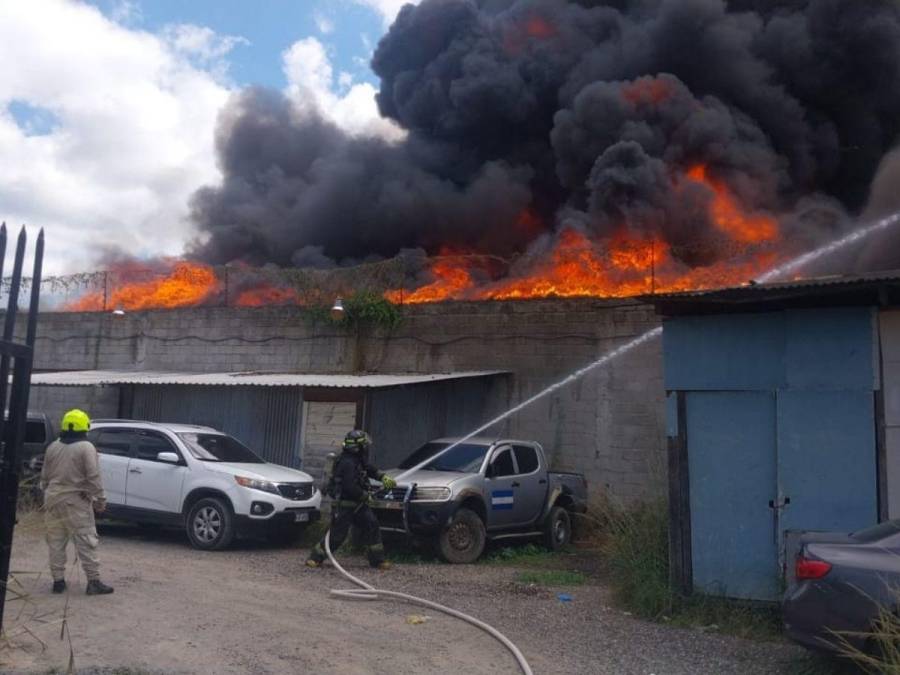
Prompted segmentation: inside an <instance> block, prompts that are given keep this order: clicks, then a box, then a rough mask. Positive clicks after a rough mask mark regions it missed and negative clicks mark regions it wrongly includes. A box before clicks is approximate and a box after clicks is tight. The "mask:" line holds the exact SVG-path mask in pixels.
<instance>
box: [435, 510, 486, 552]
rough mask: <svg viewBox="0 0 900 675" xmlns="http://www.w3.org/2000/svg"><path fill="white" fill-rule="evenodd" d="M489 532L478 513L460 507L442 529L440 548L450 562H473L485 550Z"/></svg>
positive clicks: (439, 541)
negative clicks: (486, 530)
mask: <svg viewBox="0 0 900 675" xmlns="http://www.w3.org/2000/svg"><path fill="white" fill-rule="evenodd" d="M486 539H487V533H486V532H485V529H484V523H483V522H482V521H481V518H479V517H478V514H477V513H475V512H474V511H470V510H469V509H460V510H459V511H457V512H456V514H455V515H454V516H453V518H452V519H451V520H450V522H449V523H447V525H446V527H444V529H443V530H441V534H440V536H439V537H438V550H439V551H440V554H441V557H442V558H443V559H444V560H446V561H447V562H448V563H473V562H475V561H476V560H478V558H479V556H481V554H482V552H483V551H484V544H485V541H486Z"/></svg>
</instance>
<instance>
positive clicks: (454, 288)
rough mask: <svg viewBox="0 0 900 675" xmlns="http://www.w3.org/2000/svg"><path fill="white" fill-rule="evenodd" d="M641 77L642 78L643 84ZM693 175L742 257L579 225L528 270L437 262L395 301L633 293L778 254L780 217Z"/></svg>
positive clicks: (715, 282)
mask: <svg viewBox="0 0 900 675" xmlns="http://www.w3.org/2000/svg"><path fill="white" fill-rule="evenodd" d="M638 85H639V86H638ZM665 95H668V94H667V85H666V84H665V83H659V82H658V81H656V80H641V81H638V82H636V83H635V84H634V85H632V88H631V89H630V90H626V96H635V97H637V98H638V99H640V100H645V99H646V100H649V99H654V98H656V97H659V96H665ZM687 177H688V178H689V179H690V180H693V181H696V182H699V183H702V184H703V185H705V186H706V187H708V188H709V189H710V190H711V191H712V193H713V198H712V200H711V202H710V205H709V216H710V220H711V221H712V223H713V224H714V226H715V227H716V229H717V230H719V232H721V234H722V235H723V237H724V240H725V242H726V243H731V244H734V245H736V246H738V247H740V248H741V249H744V251H743V253H742V254H741V255H740V256H739V258H738V259H737V260H721V261H719V262H716V263H714V264H712V265H708V266H705V267H696V268H691V267H689V266H687V265H685V264H684V263H682V262H680V261H679V260H678V259H677V258H676V257H675V256H674V255H673V254H672V249H671V247H670V245H669V244H668V243H667V242H666V241H665V240H664V239H662V238H661V237H660V236H658V235H651V234H640V233H634V232H631V231H630V230H628V229H627V228H624V227H623V228H622V229H621V230H620V231H619V232H618V233H616V234H615V235H614V236H613V237H611V238H609V239H608V240H605V241H593V240H591V239H590V238H589V237H588V236H587V235H585V234H583V233H582V232H580V231H578V230H574V229H567V230H564V231H563V232H561V233H560V235H559V238H558V240H557V242H556V244H555V247H554V249H553V250H552V252H551V253H550V254H549V255H548V256H547V258H546V259H545V260H542V261H538V263H537V264H536V265H534V266H533V268H532V269H531V270H530V272H529V273H528V274H527V276H524V277H520V278H511V279H505V280H502V281H499V282H496V283H493V284H488V285H486V286H480V287H476V286H475V284H474V282H473V280H472V275H471V272H470V270H471V264H470V263H469V262H468V261H467V259H466V258H464V257H459V256H458V257H457V258H455V259H453V260H440V261H436V262H434V263H433V265H432V267H431V272H432V273H433V274H434V276H435V277H436V279H435V280H434V281H433V282H431V283H429V284H428V285H426V286H422V287H420V288H418V289H416V290H414V291H412V292H407V293H406V294H403V293H402V292H401V291H390V292H388V293H387V294H386V295H385V297H386V298H387V299H388V300H390V301H391V302H401V301H402V302H406V303H418V302H438V301H440V300H447V299H471V300H480V299H491V300H510V299H521V298H546V297H579V296H587V297H607V298H613V297H628V296H634V295H642V294H646V293H653V292H670V291H683V290H691V289H701V288H712V287H716V286H724V285H729V284H737V283H743V282H745V281H747V280H748V279H751V278H753V276H755V275H756V274H758V273H759V271H760V270H763V269H766V268H767V267H769V266H771V265H772V264H774V263H775V262H776V261H777V258H778V256H777V253H776V252H775V251H774V246H773V245H774V244H776V243H777V242H778V241H779V240H780V237H781V235H780V232H779V228H778V223H777V221H776V220H775V219H774V218H772V217H770V216H768V215H761V214H752V213H751V214H747V213H745V212H744V211H743V210H742V209H741V207H740V206H739V203H738V201H737V199H736V197H735V196H734V195H733V194H732V193H731V191H730V190H729V189H728V187H727V186H726V185H725V183H723V182H721V181H719V180H716V179H714V178H710V177H709V175H708V173H707V169H706V167H705V166H703V165H697V166H693V167H691V168H690V169H689V170H688V171H687Z"/></svg>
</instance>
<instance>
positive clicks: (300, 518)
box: [294, 512, 309, 523]
mask: <svg viewBox="0 0 900 675" xmlns="http://www.w3.org/2000/svg"><path fill="white" fill-rule="evenodd" d="M308 521H309V514H308V513H306V512H303V513H295V514H294V522H295V523H306V522H308Z"/></svg>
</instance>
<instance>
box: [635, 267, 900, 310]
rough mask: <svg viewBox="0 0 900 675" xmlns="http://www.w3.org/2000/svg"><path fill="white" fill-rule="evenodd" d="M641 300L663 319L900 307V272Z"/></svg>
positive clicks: (675, 294) (665, 295) (691, 292)
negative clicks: (793, 309)
mask: <svg viewBox="0 0 900 675" xmlns="http://www.w3.org/2000/svg"><path fill="white" fill-rule="evenodd" d="M643 299H644V300H646V301H647V302H651V303H653V304H654V305H655V306H656V310H657V312H658V313H660V314H663V315H666V316H674V315H679V314H710V313H722V312H741V311H759V310H767V309H783V308H787V307H823V306H852V305H874V306H897V305H900V270H889V271H883V272H869V273H866V274H853V275H831V276H822V277H812V278H809V279H794V280H791V281H775V282H769V283H761V284H758V283H753V282H749V283H746V284H744V285H741V286H731V287H726V288H717V289H711V290H702V291H683V292H680V293H660V294H656V295H651V296H644V298H643Z"/></svg>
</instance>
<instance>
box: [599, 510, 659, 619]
mask: <svg viewBox="0 0 900 675" xmlns="http://www.w3.org/2000/svg"><path fill="white" fill-rule="evenodd" d="M597 520H601V521H603V522H605V523H606V533H605V537H604V539H603V541H602V542H601V545H600V546H601V551H602V553H603V554H604V556H605V558H606V562H607V564H608V565H609V572H610V575H611V578H612V584H613V589H614V592H615V598H616V600H617V601H618V602H619V603H620V604H621V605H623V606H625V607H627V608H628V609H630V610H631V611H632V612H634V613H635V614H637V615H638V616H641V617H645V618H648V619H656V618H659V617H661V616H662V615H664V614H667V613H670V612H671V611H672V609H673V605H674V602H675V596H674V594H673V593H672V591H671V589H670V588H669V543H668V511H667V509H666V504H665V503H664V502H652V503H649V504H640V505H638V506H636V507H634V508H632V509H629V510H623V509H616V508H614V507H611V506H609V505H606V506H604V507H602V511H601V513H599V514H597Z"/></svg>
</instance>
